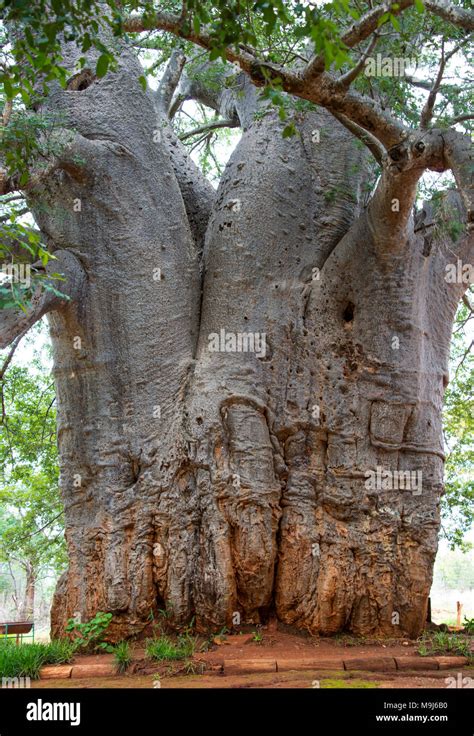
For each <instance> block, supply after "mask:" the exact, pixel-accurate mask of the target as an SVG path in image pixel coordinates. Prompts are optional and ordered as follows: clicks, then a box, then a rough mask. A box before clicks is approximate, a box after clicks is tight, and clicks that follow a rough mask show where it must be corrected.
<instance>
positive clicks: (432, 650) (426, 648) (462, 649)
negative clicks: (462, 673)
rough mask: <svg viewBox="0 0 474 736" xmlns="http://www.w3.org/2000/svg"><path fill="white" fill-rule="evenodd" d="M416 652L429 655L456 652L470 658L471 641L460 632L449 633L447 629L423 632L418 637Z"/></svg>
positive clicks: (424, 655)
mask: <svg viewBox="0 0 474 736" xmlns="http://www.w3.org/2000/svg"><path fill="white" fill-rule="evenodd" d="M418 654H421V656H422V657H429V656H431V655H435V654H456V655H458V656H462V657H469V658H472V656H473V655H472V653H471V642H470V640H469V639H468V638H467V637H466V636H463V635H462V634H450V633H448V632H447V631H437V632H435V633H433V634H432V633H430V632H425V633H424V634H423V636H422V637H421V639H419V646H418Z"/></svg>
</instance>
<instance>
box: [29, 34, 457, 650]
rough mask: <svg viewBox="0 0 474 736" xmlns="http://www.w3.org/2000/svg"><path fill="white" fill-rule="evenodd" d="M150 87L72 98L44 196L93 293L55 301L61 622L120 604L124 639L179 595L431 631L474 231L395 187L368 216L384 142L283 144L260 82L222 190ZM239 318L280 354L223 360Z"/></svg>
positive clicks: (246, 612)
mask: <svg viewBox="0 0 474 736" xmlns="http://www.w3.org/2000/svg"><path fill="white" fill-rule="evenodd" d="M68 53H69V55H70V63H71V67H72V65H73V63H74V61H75V59H76V56H77V53H76V51H75V49H74V48H73V47H71V48H69V49H68ZM91 66H92V68H93V65H91ZM139 75H140V72H139V69H138V62H137V61H136V60H135V58H134V56H133V55H132V54H131V52H129V51H128V50H126V49H124V50H123V52H122V53H121V55H120V58H119V64H118V68H117V70H116V71H115V72H113V73H109V74H108V75H107V76H106V77H105V78H104V79H100V80H98V79H93V77H92V75H89V76H87V78H86V77H84V80H85V83H83V84H81V83H80V80H79V83H78V82H77V80H76V81H73V82H72V83H71V84H70V86H69V89H67V90H61V89H59V88H58V89H57V90H55V91H54V92H53V93H52V94H51V95H50V97H49V98H48V100H47V101H46V102H45V106H44V109H45V110H48V111H54V112H61V114H62V115H63V116H64V117H65V118H66V120H67V127H68V128H69V129H73V130H74V131H75V133H74V136H73V137H72V138H71V139H70V140H68V143H67V145H65V146H64V153H63V155H62V156H59V159H60V160H59V162H58V166H57V167H55V168H53V170H52V171H51V173H50V174H49V175H48V176H46V177H43V178H42V179H41V181H39V182H38V183H36V184H35V186H33V187H31V188H30V190H29V192H28V199H29V204H30V206H31V208H32V210H33V212H34V214H35V218H36V220H37V223H38V225H39V227H40V228H41V231H42V233H43V235H44V237H45V238H46V239H47V241H48V244H49V247H50V249H51V250H52V251H53V252H54V253H55V254H56V255H57V256H59V258H60V259H62V262H64V263H65V264H67V270H68V274H69V277H68V281H67V287H66V288H70V289H71V293H70V295H71V299H70V301H66V300H63V301H55V302H54V304H52V305H48V307H47V309H46V308H43V311H45V309H46V311H49V319H50V326H51V337H52V341H53V347H54V366H55V379H56V387H57V397H58V442H59V451H60V460H61V488H62V493H63V498H64V504H65V516H66V536H67V542H68V550H69V568H68V570H67V572H66V573H65V574H64V575H63V577H62V578H61V580H60V582H59V584H58V587H57V591H56V595H55V600H54V606H53V613H52V633H53V635H55V636H58V635H60V634H61V633H62V632H63V631H64V627H65V624H66V622H67V619H68V618H69V617H71V616H73V615H74V614H75V613H76V612H80V614H81V615H82V618H83V620H86V619H88V618H91V617H92V616H93V615H94V614H95V613H96V612H97V611H98V610H106V611H110V612H112V613H113V614H114V618H113V626H112V635H113V636H114V637H115V638H116V639H119V638H122V637H124V636H128V635H131V634H134V633H137V632H139V631H141V630H143V629H144V627H145V626H146V624H147V622H148V621H149V617H150V614H151V613H153V614H156V613H157V611H158V610H159V609H163V608H166V609H167V611H168V613H169V617H170V620H171V621H173V622H174V623H175V625H176V626H182V625H184V624H185V623H187V622H189V621H190V620H191V619H192V618H193V617H195V620H196V625H197V627H198V628H199V629H201V630H204V629H209V628H218V627H222V626H224V625H232V624H233V623H235V622H236V621H240V622H241V623H257V622H259V621H262V620H264V619H265V618H266V617H267V616H268V615H271V614H275V615H276V616H277V617H278V619H279V620H280V621H282V622H284V623H286V624H292V625H295V626H297V627H298V628H300V629H306V630H309V631H311V632H313V633H316V632H320V633H324V634H331V633H335V632H338V631H341V630H347V631H351V632H354V633H357V634H364V635H367V634H372V635H375V634H382V635H392V634H396V633H401V632H403V633H406V634H409V635H412V636H415V635H417V634H418V633H419V632H420V630H421V628H422V626H423V623H424V620H425V614H426V606H427V599H428V594H429V589H430V585H431V576H432V567H433V562H434V557H435V554H436V548H437V533H438V529H439V501H440V497H441V494H442V490H443V443H442V434H441V404H442V398H443V392H444V389H445V387H446V384H447V380H448V368H447V360H448V351H449V342H450V336H451V327H452V321H453V318H454V314H455V310H456V305H457V303H458V301H459V299H460V297H461V295H462V292H463V289H464V288H465V284H464V285H463V284H450V283H448V282H447V281H446V279H445V278H444V276H445V266H446V265H447V264H449V263H452V262H453V261H454V262H456V259H457V258H460V257H464V258H468V257H470V256H472V241H468V240H466V239H463V240H462V241H461V242H460V243H459V244H458V245H457V246H453V244H452V243H451V244H449V243H448V239H447V237H446V236H445V235H444V233H443V230H442V227H441V226H439V227H428V224H427V222H428V221H427V217H428V214H429V213H427V212H424V213H422V215H419V216H418V219H417V221H416V222H414V220H413V218H412V217H411V216H409V213H408V215H407V222H408V224H407V233H408V234H407V236H406V237H405V234H404V233H402V232H400V233H398V231H397V229H396V226H395V225H394V223H393V221H392V219H391V217H392V215H391V212H392V210H391V209H390V194H391V190H390V188H389V186H388V185H387V186H386V182H385V179H384V177H382V180H381V182H380V183H379V188H378V190H377V192H378V193H377V194H376V195H375V196H374V198H373V199H372V202H371V204H370V205H369V207H366V206H364V197H365V194H366V193H365V191H364V183H365V182H366V181H367V177H368V170H369V165H370V164H369V161H368V154H367V152H366V151H365V149H363V148H362V147H361V146H360V143H359V142H358V141H357V140H356V139H355V138H354V137H353V136H352V135H351V134H350V133H349V132H348V131H347V130H346V128H345V127H343V126H342V125H341V124H340V123H339V122H337V121H335V120H334V118H333V117H332V116H331V115H330V114H329V113H328V112H326V111H324V110H322V109H320V110H318V111H317V112H312V113H304V114H301V116H300V119H299V122H298V135H297V136H295V137H294V138H290V139H284V138H283V137H282V136H281V124H280V122H279V121H278V119H277V118H276V116H275V115H274V114H273V113H269V114H267V115H265V116H263V117H258V119H254V118H253V115H252V112H253V110H254V108H255V105H257V104H258V103H257V100H256V95H255V92H254V90H253V87H252V86H251V85H249V86H248V87H249V88H248V94H246V95H244V97H243V98H242V97H241V96H239V97H238V100H239V101H240V103H239V104H240V106H241V110H240V112H239V110H238V109H237V110H236V114H238V115H239V116H241V122H244V121H245V122H244V124H243V129H244V130H243V135H242V139H241V141H240V143H239V145H238V146H237V148H236V150H235V151H234V153H233V155H232V157H231V159H230V161H229V163H228V165H227V168H226V170H225V173H224V175H223V177H222V180H221V182H220V185H219V189H218V191H217V193H216V194H214V192H213V191H212V189H211V188H210V187H209V185H208V184H207V183H206V182H205V181H204V180H203V178H202V176H201V175H200V173H199V172H198V170H197V169H196V167H195V166H194V164H192V162H191V161H190V160H189V159H188V157H187V155H186V153H185V151H184V149H183V147H182V146H181V144H180V143H179V142H178V141H177V140H176V138H175V137H174V134H173V132H172V130H171V128H170V126H169V125H168V121H167V118H166V110H167V108H168V105H166V109H165V107H164V106H163V105H160V104H157V100H156V99H155V98H154V95H153V94H152V93H151V92H150V91H148V92H144V91H143V90H142V89H141V87H140V85H139V83H138V77H139ZM84 80H83V82H84ZM167 94H168V92H167ZM168 102H169V96H168ZM228 102H229V101H228V100H226V105H228ZM236 107H238V106H236ZM315 131H318V133H317V134H315ZM390 186H391V185H390ZM387 187H388V188H387ZM384 188H385V189H384ZM380 192H382V194H380ZM382 195H384V197H385V198H383V196H382ZM387 196H388V197H389V199H388V205H387ZM394 196H395V197H396V192H395V193H394ZM410 206H411V205H410ZM387 207H388V209H387ZM423 218H424V220H423ZM430 225H433V223H430ZM433 233H434V235H433ZM456 248H457V250H456ZM36 316H37V315H36ZM221 330H224V331H225V333H226V334H227V335H229V334H233V335H236V334H238V333H247V334H252V335H255V336H256V337H257V339H258V338H260V339H261V340H263V339H264V343H261V344H260V347H261V348H262V345H264V348H265V349H263V348H262V349H260V350H256V351H254V352H232V351H230V350H229V351H226V350H225V349H224V351H220V352H214V351H213V350H211V349H210V347H211V344H212V343H211V341H212V339H213V336H215V335H216V334H217V335H220V333H221ZM377 468H383V469H385V470H389V471H390V472H391V473H394V472H395V471H396V473H399V472H400V471H410V473H418V472H419V471H421V473H422V476H421V477H422V486H421V489H420V487H419V486H417V487H416V488H412V489H411V490H410V489H408V490H398V489H396V488H395V489H389V488H371V487H369V485H368V483H367V476H368V474H369V473H370V471H374V472H375V471H376V469H377ZM417 477H418V476H417ZM418 491H420V492H418Z"/></svg>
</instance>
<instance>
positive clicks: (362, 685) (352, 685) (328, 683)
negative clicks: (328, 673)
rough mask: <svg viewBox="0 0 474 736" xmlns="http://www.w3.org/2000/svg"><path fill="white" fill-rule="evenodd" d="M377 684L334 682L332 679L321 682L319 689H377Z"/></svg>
mask: <svg viewBox="0 0 474 736" xmlns="http://www.w3.org/2000/svg"><path fill="white" fill-rule="evenodd" d="M378 686H379V684H378V682H373V681H370V680H336V679H333V678H330V679H327V680H321V685H320V687H321V688H322V689H323V690H324V689H326V688H328V689H331V688H339V687H342V688H359V689H362V688H375V687H378Z"/></svg>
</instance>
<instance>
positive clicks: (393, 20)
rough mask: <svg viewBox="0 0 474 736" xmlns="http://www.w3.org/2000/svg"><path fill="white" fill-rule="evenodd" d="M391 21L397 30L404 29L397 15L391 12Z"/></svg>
mask: <svg viewBox="0 0 474 736" xmlns="http://www.w3.org/2000/svg"><path fill="white" fill-rule="evenodd" d="M390 23H391V24H392V26H393V27H394V28H395V30H396V31H398V32H400V31H401V30H402V27H401V25H400V21H399V20H398V18H397V16H396V15H392V14H390Z"/></svg>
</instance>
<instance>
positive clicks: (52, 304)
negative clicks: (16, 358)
mask: <svg viewBox="0 0 474 736" xmlns="http://www.w3.org/2000/svg"><path fill="white" fill-rule="evenodd" d="M55 256H56V258H55V260H54V261H50V262H49V263H48V265H47V266H46V270H47V272H49V273H54V272H57V273H61V274H63V275H64V277H65V279H66V280H65V281H61V283H60V287H59V288H60V290H61V291H62V293H63V294H64V295H65V297H66V298H63V297H60V296H57V295H56V294H54V293H53V292H51V291H47V290H45V289H44V287H43V286H42V285H39V286H38V288H37V289H36V292H35V294H34V296H33V298H32V300H31V304H30V306H29V309H28V310H27V311H26V313H25V312H23V311H22V310H21V309H2V310H0V349H3V348H6V347H8V345H10V344H11V343H12V342H14V341H15V340H17V339H18V338H19V337H20V336H23V335H24V334H25V333H26V332H27V331H28V330H29V329H30V327H33V325H34V324H36V322H38V321H39V320H40V319H41V318H42V317H44V315H45V314H47V313H48V312H51V311H53V310H54V309H61V308H63V307H64V306H65V305H66V304H68V303H69V300H75V299H77V298H78V297H79V295H80V293H81V291H82V288H83V284H84V279H85V276H84V272H83V270H82V267H81V265H80V263H79V261H78V260H77V258H76V257H75V256H74V255H73V254H72V253H70V252H69V251H58V252H57V253H55ZM67 297H69V300H68V299H67Z"/></svg>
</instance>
